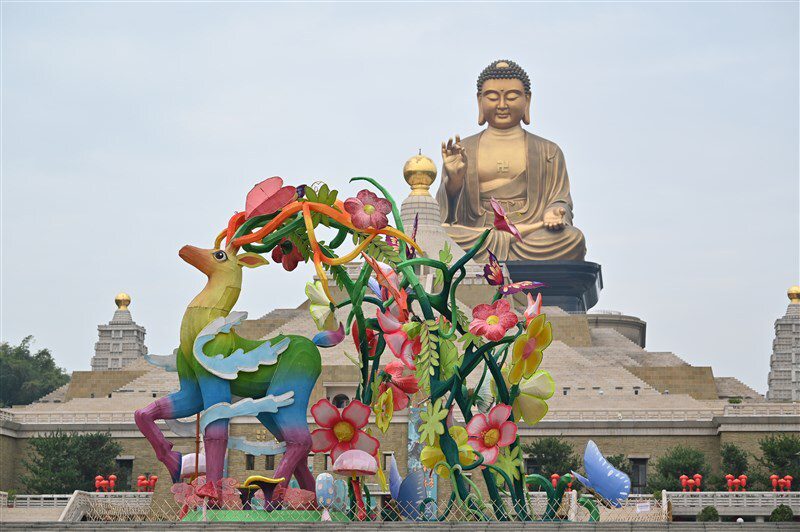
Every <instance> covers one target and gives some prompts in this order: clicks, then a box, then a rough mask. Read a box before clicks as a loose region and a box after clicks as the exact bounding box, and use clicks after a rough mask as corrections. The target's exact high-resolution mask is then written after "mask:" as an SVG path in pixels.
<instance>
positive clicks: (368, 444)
mask: <svg viewBox="0 0 800 532" xmlns="http://www.w3.org/2000/svg"><path fill="white" fill-rule="evenodd" d="M351 404H352V403H351ZM350 443H351V444H352V445H353V449H359V450H362V451H364V452H365V453H367V454H369V455H370V456H375V455H376V454H378V447H380V445H381V442H379V441H378V440H377V439H375V438H373V437H372V436H370V435H369V434H367V433H366V432H364V431H363V430H359V431H356V433H355V435H354V436H353V439H352V440H350Z"/></svg>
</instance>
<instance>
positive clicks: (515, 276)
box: [505, 260, 603, 312]
mask: <svg viewBox="0 0 800 532" xmlns="http://www.w3.org/2000/svg"><path fill="white" fill-rule="evenodd" d="M505 264H506V267H507V268H508V274H509V275H510V276H511V280H512V281H513V282H515V283H516V282H519V281H538V282H541V283H545V284H547V286H546V287H544V288H542V289H540V290H539V291H540V292H541V294H542V300H543V304H544V305H547V306H554V307H560V308H562V309H563V310H566V311H568V312H586V311H587V310H589V309H590V308H592V307H593V306H595V305H596V304H597V299H598V296H599V294H600V290H602V289H603V274H602V271H601V268H600V265H599V264H597V263H594V262H585V261H573V260H510V261H506V263H505Z"/></svg>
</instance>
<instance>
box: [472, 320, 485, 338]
mask: <svg viewBox="0 0 800 532" xmlns="http://www.w3.org/2000/svg"><path fill="white" fill-rule="evenodd" d="M488 327H489V324H488V323H486V320H484V319H481V318H477V319H474V320H472V323H470V324H469V332H470V333H472V334H474V335H475V336H483V335H484V334H485V333H486V329H487V328H488Z"/></svg>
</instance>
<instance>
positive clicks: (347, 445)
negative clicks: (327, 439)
mask: <svg viewBox="0 0 800 532" xmlns="http://www.w3.org/2000/svg"><path fill="white" fill-rule="evenodd" d="M352 448H353V440H350V441H340V442H337V443H336V445H334V447H333V449H331V459H332V460H333V461H334V462H335V461H336V459H337V458H339V455H340V454H342V453H344V452H346V451H349V450H351V449H352Z"/></svg>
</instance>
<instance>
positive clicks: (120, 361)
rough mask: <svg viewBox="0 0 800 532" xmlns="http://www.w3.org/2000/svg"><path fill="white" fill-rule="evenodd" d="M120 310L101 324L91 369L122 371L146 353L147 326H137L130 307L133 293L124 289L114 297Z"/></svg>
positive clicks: (98, 329)
mask: <svg viewBox="0 0 800 532" xmlns="http://www.w3.org/2000/svg"><path fill="white" fill-rule="evenodd" d="M114 303H116V304H117V310H116V311H115V312H114V317H113V318H112V319H111V321H110V322H108V324H107V325H98V326H97V332H98V338H97V343H96V344H94V356H93V357H92V371H113V370H120V369H122V368H124V367H126V366H128V365H130V364H131V363H132V362H135V361H136V360H143V358H144V356H145V355H146V354H147V346H145V345H144V335H145V332H146V331H145V328H144V327H142V326H141V325H137V324H136V322H135V321H133V318H132V317H131V311H130V310H129V309H128V307H129V306H130V304H131V296H129V295H128V294H126V293H124V292H121V293H119V294H117V297H115V298H114Z"/></svg>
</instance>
